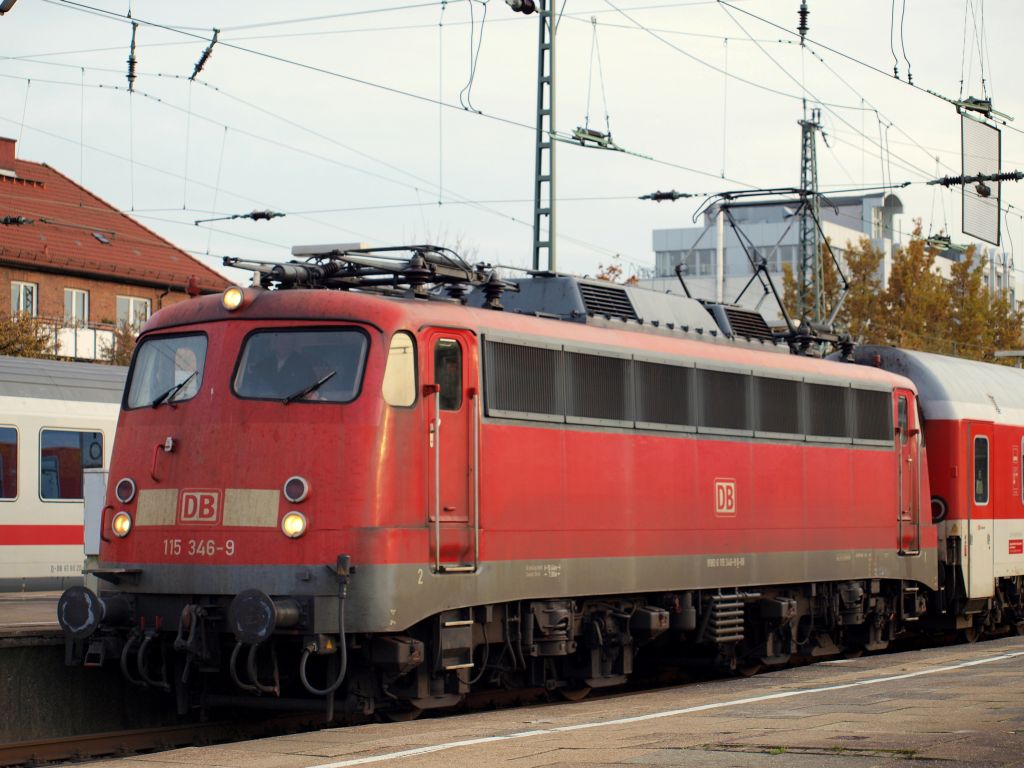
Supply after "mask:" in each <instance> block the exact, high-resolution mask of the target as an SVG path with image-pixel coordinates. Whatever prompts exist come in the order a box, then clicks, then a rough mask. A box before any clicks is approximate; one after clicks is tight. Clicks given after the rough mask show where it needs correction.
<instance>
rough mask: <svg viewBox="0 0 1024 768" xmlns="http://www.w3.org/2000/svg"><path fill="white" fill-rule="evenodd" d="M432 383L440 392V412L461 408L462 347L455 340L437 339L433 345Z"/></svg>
mask: <svg viewBox="0 0 1024 768" xmlns="http://www.w3.org/2000/svg"><path fill="white" fill-rule="evenodd" d="M434 381H435V382H436V383H437V385H438V387H440V390H441V410H442V411H457V410H459V408H461V407H462V347H461V346H459V342H458V341H456V340H455V339H438V340H437V343H436V344H435V345H434Z"/></svg>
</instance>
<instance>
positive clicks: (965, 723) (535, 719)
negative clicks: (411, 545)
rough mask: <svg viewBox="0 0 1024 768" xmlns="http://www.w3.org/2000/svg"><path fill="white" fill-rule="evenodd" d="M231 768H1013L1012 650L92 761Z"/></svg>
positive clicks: (1021, 756) (1015, 705) (1020, 758)
mask: <svg viewBox="0 0 1024 768" xmlns="http://www.w3.org/2000/svg"><path fill="white" fill-rule="evenodd" d="M157 764H160V765H170V764H174V765H198V766H203V765H209V766H226V767H229V768H230V767H232V766H238V767H239V768H242V767H243V766H244V768H348V767H349V766H362V765H380V766H395V768H398V767H399V766H401V767H402V768H405V767H406V766H414V767H415V768H462V766H466V767H467V768H469V766H473V768H476V767H477V766H480V765H488V766H502V765H507V766H509V768H513V766H514V768H540V766H544V767H545V768H563V767H566V768H568V766H584V765H586V766H609V767H611V766H616V767H617V768H618V767H621V766H662V765H663V766H668V765H672V766H693V767H694V768H696V767H697V766H700V767H701V768H747V767H748V766H749V767H750V768H753V767H754V766H765V765H769V766H780V767H784V768H869V766H870V768H886V767H892V768H895V767H896V766H901V767H902V766H908V765H911V764H912V765H913V766H915V768H949V766H953V765H955V766H967V767H968V768H994V767H995V766H1024V638H1018V637H1014V638H1006V639H1001V640H993V641H988V642H980V643H976V644H974V645H959V646H953V647H947V648H938V649H928V650H921V651H912V652H905V653H898V654H885V655H876V656H866V657H863V658H860V659H854V660H843V661H835V662H824V663H818V664H813V665H809V666H805V667H797V668H792V669H786V670H780V671H777V672H771V673H767V674H762V675H758V676H756V677H753V678H749V679H742V678H729V679H722V680H714V681H710V682H704V683H699V684H690V685H681V686H674V687H670V688H662V689H659V690H655V691H648V692H643V693H624V694H613V695H607V696H602V697H599V698H594V699H592V700H587V701H583V702H580V703H575V704H552V705H538V706H530V707H519V708H513V709H504V710H499V711H492V712H477V713H472V714H464V715H448V716H442V717H436V718H430V719H421V720H418V721H415V722H411V723H389V724H374V725H364V726H352V727H346V728H331V729H325V730H321V731H316V732H311V733H304V734H295V735H289V736H282V737H277V738H270V739H261V740H258V741H251V742H242V743H235V744H226V745H219V746H211V747H201V748H200V747H192V748H187V749H178V750H171V751H167V752H160V753H154V754H149V755H143V756H138V757H132V758H126V759H120V760H108V761H100V762H95V761H94V762H91V763H90V765H91V767H92V768H154V766H155V765H157Z"/></svg>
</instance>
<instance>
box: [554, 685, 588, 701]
mask: <svg viewBox="0 0 1024 768" xmlns="http://www.w3.org/2000/svg"><path fill="white" fill-rule="evenodd" d="M590 690H591V688H590V686H589V685H574V686H565V687H562V688H559V689H558V695H559V696H561V697H562V698H563V699H565V700H566V701H583V700H584V699H585V698H587V696H589V695H590Z"/></svg>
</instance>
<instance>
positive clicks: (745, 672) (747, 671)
mask: <svg viewBox="0 0 1024 768" xmlns="http://www.w3.org/2000/svg"><path fill="white" fill-rule="evenodd" d="M760 671H761V663H760V662H757V661H755V662H751V663H750V664H737V665H736V674H737V675H739V676H740V677H753V676H754V675H756V674H757V673H758V672H760Z"/></svg>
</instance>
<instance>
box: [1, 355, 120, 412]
mask: <svg viewBox="0 0 1024 768" xmlns="http://www.w3.org/2000/svg"><path fill="white" fill-rule="evenodd" d="M127 375H128V369H127V368H125V367H123V366H119V365H100V364H97V363H67V362H63V361H60V360H36V359H32V358H27V357H0V397H31V398H43V399H47V400H66V401H81V402H90V403H120V402H121V393H122V392H123V390H124V382H125V378H126V377H127Z"/></svg>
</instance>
